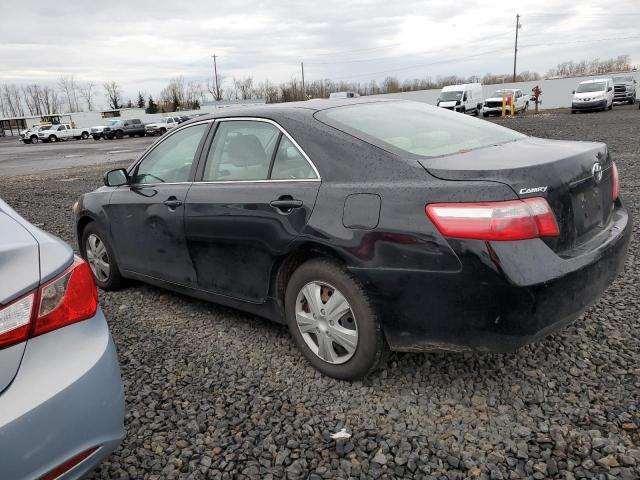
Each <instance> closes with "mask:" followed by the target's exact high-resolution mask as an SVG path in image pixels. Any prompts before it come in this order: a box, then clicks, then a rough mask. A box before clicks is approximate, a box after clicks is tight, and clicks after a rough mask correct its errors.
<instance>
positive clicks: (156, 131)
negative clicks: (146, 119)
mask: <svg viewBox="0 0 640 480" xmlns="http://www.w3.org/2000/svg"><path fill="white" fill-rule="evenodd" d="M182 121H183V120H182V118H181V117H180V116H178V115H176V116H174V117H162V118H161V119H160V120H158V121H157V122H154V123H147V124H146V125H145V127H144V131H145V133H146V135H147V136H148V137H153V136H154V135H164V134H165V133H167V131H168V130H171V129H172V128H176V127H177V126H178V124H180V123H182Z"/></svg>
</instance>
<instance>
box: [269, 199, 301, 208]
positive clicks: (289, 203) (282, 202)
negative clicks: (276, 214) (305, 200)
mask: <svg viewBox="0 0 640 480" xmlns="http://www.w3.org/2000/svg"><path fill="white" fill-rule="evenodd" d="M269 205H271V206H272V207H273V208H277V209H278V210H285V211H286V210H291V209H292V208H300V207H301V206H302V200H296V199H295V198H279V199H278V200H274V201H272V202H271V203H270V204H269Z"/></svg>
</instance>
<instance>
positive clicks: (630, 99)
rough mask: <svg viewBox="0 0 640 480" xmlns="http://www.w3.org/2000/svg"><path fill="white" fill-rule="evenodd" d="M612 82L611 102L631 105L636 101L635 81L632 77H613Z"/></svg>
mask: <svg viewBox="0 0 640 480" xmlns="http://www.w3.org/2000/svg"><path fill="white" fill-rule="evenodd" d="M612 80H613V101H614V102H622V103H628V104H629V105H633V104H634V102H635V101H636V79H635V78H633V75H615V76H614V77H613V78H612Z"/></svg>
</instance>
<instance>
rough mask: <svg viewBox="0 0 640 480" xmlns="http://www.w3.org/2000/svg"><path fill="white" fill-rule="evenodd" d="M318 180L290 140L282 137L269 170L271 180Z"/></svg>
mask: <svg viewBox="0 0 640 480" xmlns="http://www.w3.org/2000/svg"><path fill="white" fill-rule="evenodd" d="M315 178H318V177H317V176H316V174H315V172H314V171H313V168H311V165H309V162H307V160H306V158H304V157H303V156H302V153H301V152H300V150H298V149H297V148H296V147H295V145H294V144H293V143H291V140H289V139H288V138H287V137H285V136H284V135H283V136H282V139H281V140H280V145H279V146H278V151H277V152H276V158H275V160H274V161H273V169H272V170H271V179H272V180H293V179H298V180H301V179H315Z"/></svg>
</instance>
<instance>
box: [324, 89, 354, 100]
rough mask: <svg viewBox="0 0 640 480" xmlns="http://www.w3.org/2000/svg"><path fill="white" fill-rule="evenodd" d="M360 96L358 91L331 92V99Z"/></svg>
mask: <svg viewBox="0 0 640 480" xmlns="http://www.w3.org/2000/svg"><path fill="white" fill-rule="evenodd" d="M359 96H360V94H359V93H357V92H351V91H345V92H333V93H330V94H329V98H330V99H331V100H338V99H343V98H358V97H359Z"/></svg>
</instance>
